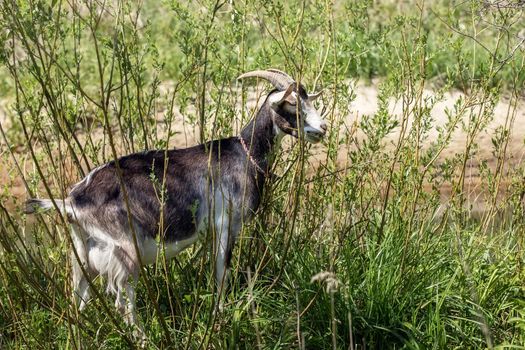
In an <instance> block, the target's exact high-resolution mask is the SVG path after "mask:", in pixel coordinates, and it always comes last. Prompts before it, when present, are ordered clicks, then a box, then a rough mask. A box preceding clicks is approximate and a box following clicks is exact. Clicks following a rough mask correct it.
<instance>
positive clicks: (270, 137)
mask: <svg viewBox="0 0 525 350" xmlns="http://www.w3.org/2000/svg"><path fill="white" fill-rule="evenodd" d="M273 113H275V112H274V111H273V110H272V109H271V107H270V106H269V104H268V103H264V104H263V105H262V106H261V108H260V109H259V111H258V112H257V115H256V116H255V118H253V119H252V120H251V121H250V122H249V123H248V125H246V126H245V127H244V128H243V129H242V131H241V135H240V136H241V137H242V139H243V140H244V142H245V143H246V146H247V148H248V150H249V152H250V155H251V156H252V157H253V158H254V159H255V161H256V162H258V163H259V165H260V166H262V167H263V169H264V168H266V167H267V166H268V162H269V160H270V159H269V157H270V155H271V154H272V153H273V152H272V151H273V150H274V148H275V147H276V146H278V144H279V140H280V137H279V136H277V135H276V130H274V124H273V121H272V114H273Z"/></svg>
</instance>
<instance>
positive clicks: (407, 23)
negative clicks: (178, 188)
mask: <svg viewBox="0 0 525 350" xmlns="http://www.w3.org/2000/svg"><path fill="white" fill-rule="evenodd" d="M487 3H488V2H487ZM508 4H510V5H515V8H510V7H507V8H503V7H501V8H499V9H498V8H496V7H495V5H494V6H488V5H486V6H485V5H483V3H480V2H477V1H467V2H461V3H457V4H456V3H450V2H448V1H438V2H428V1H427V2H422V1H410V2H407V3H402V4H398V3H397V2H393V1H386V0H385V1H375V2H373V1H362V0H361V1H357V2H349V3H345V2H340V1H335V2H334V3H332V2H327V1H309V2H306V3H305V4H304V5H302V4H296V3H293V2H281V1H264V2H257V1H247V2H233V3H230V2H226V3H222V2H220V1H219V2H215V1H202V2H192V3H191V4H187V3H186V2H179V1H163V2H161V3H156V2H144V4H142V5H141V7H140V8H139V7H137V6H138V5H137V4H135V3H134V2H130V3H127V2H125V3H121V2H118V1H115V2H111V4H109V3H108V6H113V7H112V8H110V9H109V10H108V11H109V12H105V13H104V15H103V16H100V17H99V15H98V13H99V10H100V8H99V7H98V6H100V4H98V5H91V6H95V7H92V8H91V9H89V7H88V6H86V5H85V4H83V5H82V7H78V11H77V12H75V11H73V9H72V7H71V4H70V3H68V2H63V1H36V2H32V1H31V2H28V1H18V2H15V1H11V0H6V1H4V2H2V3H1V4H0V28H4V29H3V30H1V31H0V44H1V46H2V47H3V48H4V50H2V51H1V53H0V63H1V64H2V67H1V68H0V77H1V78H2V79H0V91H2V96H1V98H2V99H3V100H5V101H7V107H8V109H7V111H6V113H7V115H8V116H9V119H10V127H9V128H5V127H4V125H2V130H1V131H2V132H1V133H0V139H1V140H2V142H1V143H0V147H1V148H0V166H5V167H9V169H10V170H9V171H8V176H9V178H8V179H6V181H5V183H2V187H3V188H2V191H1V192H0V201H1V206H0V347H1V348H28V349H33V348H44V349H48V348H72V349H77V348H89V349H90V348H98V349H120V348H122V349H127V348H129V347H130V346H137V345H138V344H137V342H136V340H135V339H134V338H133V335H132V331H133V330H132V329H129V327H127V326H126V325H125V324H124V322H122V319H121V317H120V316H119V315H118V314H117V313H116V311H115V310H114V307H113V299H112V298H111V297H109V296H106V295H105V294H104V284H103V281H101V280H97V281H95V286H96V287H97V288H96V289H97V290H98V294H99V296H97V297H95V298H94V299H93V300H92V301H91V303H90V304H89V306H88V308H87V309H86V310H85V312H83V313H82V314H80V313H78V311H77V309H76V307H75V306H74V305H73V304H72V302H71V298H70V295H71V290H70V285H69V280H70V274H71V271H70V266H69V261H68V253H67V252H68V251H69V246H70V241H69V239H68V227H67V224H65V223H63V222H62V221H61V220H60V218H59V217H57V216H53V215H51V216H42V217H41V218H38V219H29V218H27V217H25V216H24V215H23V214H21V209H22V203H23V198H20V197H17V196H14V195H13V191H12V187H11V186H12V183H13V181H14V182H15V183H18V184H19V185H20V184H22V181H21V179H24V181H25V182H26V183H27V188H26V189H25V190H26V192H27V193H28V196H29V195H31V196H36V195H38V196H42V197H49V196H50V195H53V196H56V197H63V196H64V195H65V194H66V193H67V191H68V188H70V186H71V185H72V184H74V183H75V182H77V181H79V180H80V179H81V178H82V176H83V175H84V174H85V172H86V171H87V170H88V169H89V168H91V167H92V166H93V165H96V164H102V163H103V162H105V161H108V160H110V159H113V158H114V157H115V156H118V155H122V154H127V153H131V152H136V151H140V150H144V149H151V148H164V147H171V146H172V145H173V144H174V143H175V141H178V140H180V139H181V138H183V137H184V136H183V135H181V134H178V133H175V132H174V131H173V130H174V128H173V125H172V124H173V118H174V115H173V113H170V111H171V107H172V106H176V107H177V109H178V110H179V111H180V112H181V113H182V114H183V115H184V117H185V122H186V123H187V124H188V125H190V126H191V127H192V128H195V130H197V136H198V137H197V138H198V139H202V140H208V139H210V138H215V137H221V136H229V135H232V134H234V133H235V132H237V131H238V125H240V123H245V122H246V121H247V120H248V118H249V113H247V112H246V109H245V104H246V102H247V100H248V99H249V98H250V97H253V92H251V90H250V89H248V87H247V86H242V85H241V84H240V83H236V82H235V78H236V77H237V76H238V75H239V74H241V73H242V72H245V71H248V70H251V69H259V68H267V67H277V68H280V69H282V70H286V71H287V72H290V73H291V74H293V75H294V76H295V77H297V78H298V79H300V80H301V81H303V82H304V83H305V85H306V86H307V88H309V90H312V91H313V90H318V89H320V88H324V89H325V94H324V97H323V98H322V100H321V101H320V102H319V105H318V107H319V109H320V110H324V111H325V113H326V118H327V119H328V120H329V125H330V131H329V134H328V135H327V138H326V139H325V141H324V142H323V145H322V147H321V155H317V156H316V160H312V158H311V157H309V154H310V153H312V152H314V149H313V148H312V147H310V146H308V145H302V144H300V143H298V142H294V143H293V147H292V148H291V151H290V153H289V154H286V155H283V154H281V155H280V159H279V162H278V167H277V170H276V171H277V173H278V174H282V178H281V179H280V180H279V181H278V182H276V183H274V184H272V185H271V186H269V187H268V188H267V191H266V193H265V197H264V201H263V205H262V207H261V210H260V212H259V213H258V215H257V217H256V219H255V220H254V221H253V222H251V223H250V224H248V225H246V226H245V227H244V229H243V231H242V234H241V237H240V239H239V241H238V243H237V246H236V249H235V251H234V257H233V263H232V266H233V273H232V283H231V288H230V291H229V293H228V296H227V300H226V307H225V309H224V311H222V312H221V313H219V314H215V313H214V312H213V306H214V305H215V296H214V294H213V291H214V281H213V274H212V273H211V271H212V265H213V261H211V260H212V259H211V258H210V248H209V245H208V244H206V243H199V244H197V245H195V246H194V247H192V248H190V249H188V250H187V251H185V252H184V253H182V254H181V255H180V256H178V257H177V259H174V260H173V261H170V262H167V263H158V264H156V265H154V266H148V267H146V268H145V273H144V276H142V278H141V280H140V283H139V288H138V311H139V315H140V319H141V320H142V322H143V324H144V326H145V331H146V335H147V337H148V342H147V347H148V348H151V349H154V348H162V349H164V348H172V349H198V348H212V349H223V348H231V349H237V348H239V349H252V348H260V349H268V348H272V349H288V348H300V349H329V348H334V349H363V348H367V349H386V348H388V349H400V348H403V349H430V348H432V349H453V348H455V349H478V348H496V347H498V348H502V349H503V348H522V349H523V348H525V288H524V281H525V273H524V269H523V264H524V263H525V255H524V250H523V244H524V235H523V233H524V232H525V231H524V229H525V226H524V224H525V221H524V216H523V202H522V193H523V192H524V191H525V185H524V183H523V178H524V177H525V173H524V170H523V166H522V165H521V164H518V165H516V164H515V163H503V161H504V160H506V159H507V158H508V154H507V149H506V145H507V144H506V143H507V142H508V139H509V134H510V131H512V127H513V123H514V122H515V123H519V122H520V120H516V121H515V120H514V118H515V117H513V116H512V114H511V113H509V115H508V116H507V117H508V121H509V123H508V124H507V125H506V126H504V127H502V128H501V129H499V131H498V133H497V134H496V135H495V136H494V137H493V140H492V147H493V150H492V151H493V155H494V158H493V159H492V160H491V161H492V162H491V163H490V164H496V166H493V165H490V166H489V165H487V164H486V163H480V164H479V165H475V167H477V168H478V169H479V170H480V174H481V175H480V179H479V182H480V187H481V188H483V189H485V192H484V194H483V195H482V196H480V199H479V201H480V202H481V204H483V207H484V211H483V212H482V213H481V214H480V213H477V212H475V211H474V209H473V208H472V207H471V206H470V202H469V196H468V191H467V188H466V186H465V177H466V176H467V175H468V172H469V171H470V170H472V169H469V168H468V167H470V166H471V165H470V163H469V162H470V160H472V159H474V158H475V155H476V150H477V148H478V147H480V146H479V145H476V143H475V142H473V141H472V140H474V139H475V136H477V135H479V134H480V133H481V132H482V131H483V130H484V127H485V125H486V124H487V123H488V122H489V121H490V120H491V118H492V117H493V106H494V104H495V103H496V102H497V101H498V100H499V99H500V97H501V96H508V97H509V98H510V104H512V103H516V102H517V101H518V100H519V99H520V98H521V99H522V97H520V96H521V94H522V88H523V82H524V77H525V75H524V74H525V73H524V70H523V64H524V56H523V50H522V49H521V48H520V46H519V44H520V43H522V42H521V40H522V39H521V37H520V36H519V33H520V32H521V31H522V30H523V29H524V28H523V27H524V25H523V23H522V22H523V21H521V20H520V18H521V17H520V16H522V14H523V10H524V9H523V5H520V4H519V3H518V2H512V1H509V2H508ZM79 5H80V4H79ZM137 11H138V12H139V13H140V15H139V16H138V17H137V16H136V15H137ZM117 14H119V15H117ZM137 18H138V20H136V19H137ZM13 45H14V48H13ZM376 78H377V79H378V80H379V83H378V87H379V101H380V105H379V110H378V111H377V113H375V114H374V115H370V116H365V117H364V118H363V119H362V120H361V121H360V123H359V124H358V125H356V127H357V130H358V131H359V132H360V133H362V134H363V135H365V136H366V137H365V138H362V137H358V135H357V134H356V132H355V130H353V129H349V128H348V127H349V126H345V125H344V124H343V121H344V118H345V116H346V115H348V114H349V113H350V112H351V111H350V110H349V109H350V107H349V103H350V102H352V101H353V99H354V98H355V96H354V94H353V92H352V90H353V88H354V87H355V81H356V80H365V81H371V80H372V79H374V81H376V80H375V79H376ZM168 81H169V82H172V83H173V84H172V85H170V86H171V88H170V89H169V90H168V91H166V90H163V89H161V87H160V86H161V84H165V83H166V82H168ZM426 87H431V88H433V89H434V90H435V91H436V92H437V97H436V98H435V99H434V100H430V99H427V98H425V97H424V96H423V95H422V93H421V92H422V91H423V89H424V88H426ZM451 88H457V89H460V90H461V91H463V92H464V93H465V97H464V99H462V100H460V101H458V102H457V103H456V105H455V107H454V109H453V110H451V111H449V120H448V123H447V124H446V125H445V127H443V128H441V129H440V130H439V135H438V138H437V139H436V138H433V139H431V136H430V131H431V130H432V129H433V128H435V120H433V118H432V115H431V114H430V110H431V109H432V107H433V106H434V105H435V104H436V103H437V102H438V101H439V99H440V98H442V97H440V93H442V92H445V91H448V90H450V89H451ZM390 98H394V99H395V100H396V101H398V103H399V104H402V103H403V102H404V103H405V104H404V106H405V108H403V112H402V114H401V115H400V116H397V117H396V116H392V115H391V114H390V113H389V109H388V101H389V99H390ZM409 120H411V121H413V123H412V124H408V123H407V122H408V121H409ZM459 128H462V129H464V130H466V134H468V137H467V139H466V140H465V141H464V143H463V145H462V148H461V149H457V150H456V154H454V155H451V156H448V157H446V156H445V155H444V153H443V149H444V147H446V146H448V145H449V144H450V141H451V140H450V135H452V133H453V132H454V131H455V130H457V129H459ZM394 131H400V132H398V133H397V134H396V135H398V136H397V137H396V139H395V140H394V141H393V145H390V146H389V147H387V144H389V142H386V141H385V139H386V138H387V137H388V136H390V135H391V134H392V133H393V132H394ZM316 152H317V153H319V151H316ZM15 160H16V164H15ZM18 166H19V167H20V168H18ZM19 169H20V170H19ZM285 169H288V171H287V172H285ZM2 181H4V180H2ZM446 186H449V187H450V188H451V193H450V195H449V197H448V198H447V201H446V202H445V203H444V204H443V199H442V198H441V194H440V189H441V188H443V187H446ZM31 220H32V221H31ZM323 272H325V274H322V275H319V274H320V273H323ZM314 276H317V279H316V280H312V278H313V277H314ZM319 276H323V277H324V279H323V278H321V280H319V279H320V277H319ZM314 279H315V278H314Z"/></svg>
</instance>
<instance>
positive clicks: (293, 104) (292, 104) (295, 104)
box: [288, 102, 297, 107]
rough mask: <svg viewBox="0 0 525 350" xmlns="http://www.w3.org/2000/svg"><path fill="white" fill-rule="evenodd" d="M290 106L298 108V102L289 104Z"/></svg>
mask: <svg viewBox="0 0 525 350" xmlns="http://www.w3.org/2000/svg"><path fill="white" fill-rule="evenodd" d="M288 103H289V104H290V106H294V107H295V106H297V102H288Z"/></svg>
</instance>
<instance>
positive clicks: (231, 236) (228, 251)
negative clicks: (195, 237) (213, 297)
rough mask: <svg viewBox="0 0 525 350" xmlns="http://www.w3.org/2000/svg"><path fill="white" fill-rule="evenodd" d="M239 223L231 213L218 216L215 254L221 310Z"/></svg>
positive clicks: (216, 278)
mask: <svg viewBox="0 0 525 350" xmlns="http://www.w3.org/2000/svg"><path fill="white" fill-rule="evenodd" d="M237 226H238V225H236V223H235V222H232V220H231V218H230V216H229V215H226V213H221V215H220V216H219V217H217V218H216V226H215V229H216V230H215V232H216V247H217V248H216V249H217V252H216V255H215V280H216V282H217V291H218V293H217V298H218V306H219V310H222V308H223V303H224V298H225V295H226V291H227V289H228V279H229V275H230V260H231V255H232V249H233V246H234V243H235V238H236V237H237V233H238V227H237Z"/></svg>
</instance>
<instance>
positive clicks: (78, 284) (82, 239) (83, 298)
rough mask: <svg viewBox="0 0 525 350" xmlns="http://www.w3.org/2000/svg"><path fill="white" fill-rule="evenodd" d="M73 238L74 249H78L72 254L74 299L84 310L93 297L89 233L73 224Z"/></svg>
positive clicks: (80, 309) (79, 307) (80, 308)
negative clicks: (90, 284) (88, 242)
mask: <svg viewBox="0 0 525 350" xmlns="http://www.w3.org/2000/svg"><path fill="white" fill-rule="evenodd" d="M71 238H72V240H73V247H72V249H74V250H75V251H76V254H75V252H73V251H72V252H71V256H70V259H71V268H72V275H73V276H72V277H73V280H72V287H73V299H74V301H75V304H76V305H77V306H78V309H79V311H82V310H83V309H84V308H85V307H86V304H87V302H88V301H89V299H90V298H91V295H90V294H91V293H90V289H89V282H90V280H91V279H92V272H91V270H90V268H89V263H88V244H87V234H86V232H85V231H84V230H83V229H82V228H81V227H80V226H78V225H75V224H72V225H71ZM77 256H78V258H77ZM81 266H82V267H84V271H82V267H81Z"/></svg>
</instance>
